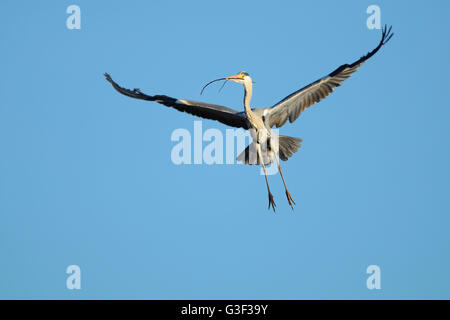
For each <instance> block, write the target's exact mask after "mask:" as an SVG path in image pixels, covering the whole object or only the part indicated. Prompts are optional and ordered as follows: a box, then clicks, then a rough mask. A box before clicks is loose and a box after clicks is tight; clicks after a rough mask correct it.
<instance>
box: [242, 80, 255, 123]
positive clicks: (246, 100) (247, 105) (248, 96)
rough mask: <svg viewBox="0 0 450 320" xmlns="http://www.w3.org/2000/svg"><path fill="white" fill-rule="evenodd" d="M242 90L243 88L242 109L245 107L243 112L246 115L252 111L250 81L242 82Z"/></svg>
mask: <svg viewBox="0 0 450 320" xmlns="http://www.w3.org/2000/svg"><path fill="white" fill-rule="evenodd" d="M244 90H245V95H244V109H245V114H246V115H247V116H248V114H249V113H253V111H252V110H251V108H250V100H251V99H252V83H251V81H250V82H245V83H244Z"/></svg>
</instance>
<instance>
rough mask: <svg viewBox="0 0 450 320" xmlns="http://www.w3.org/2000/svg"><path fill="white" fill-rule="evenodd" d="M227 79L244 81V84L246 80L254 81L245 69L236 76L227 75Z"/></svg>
mask: <svg viewBox="0 0 450 320" xmlns="http://www.w3.org/2000/svg"><path fill="white" fill-rule="evenodd" d="M226 79H227V80H230V81H234V82H238V83H242V84H245V83H246V82H248V83H252V78H250V75H249V74H248V73H247V72H245V71H241V72H239V73H238V74H236V75H234V76H231V77H227V78H226Z"/></svg>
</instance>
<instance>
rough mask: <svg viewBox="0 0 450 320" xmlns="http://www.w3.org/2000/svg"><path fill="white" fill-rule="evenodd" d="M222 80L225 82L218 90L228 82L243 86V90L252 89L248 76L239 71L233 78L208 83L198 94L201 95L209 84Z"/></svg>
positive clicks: (221, 79) (250, 79)
mask: <svg viewBox="0 0 450 320" xmlns="http://www.w3.org/2000/svg"><path fill="white" fill-rule="evenodd" d="M224 80H225V82H224V83H223V85H222V87H221V88H220V89H222V88H223V86H224V85H225V83H226V82H227V81H228V80H229V81H234V82H238V83H241V84H243V85H244V86H245V88H250V89H251V87H252V83H254V82H253V81H252V78H250V75H249V74H248V73H247V72H245V71H241V72H239V73H238V74H236V75H234V76H230V77H226V78H220V79H216V80H213V81H210V82H208V83H207V84H206V85H205V86H203V88H202V91H200V94H202V93H203V90H205V88H206V87H207V86H209V85H210V84H211V83H214V82H216V81H224ZM219 91H220V90H219Z"/></svg>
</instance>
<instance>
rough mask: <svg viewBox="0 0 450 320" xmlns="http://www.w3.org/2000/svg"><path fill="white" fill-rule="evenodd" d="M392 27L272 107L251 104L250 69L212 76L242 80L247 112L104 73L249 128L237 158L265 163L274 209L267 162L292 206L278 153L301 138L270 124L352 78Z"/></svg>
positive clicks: (288, 151)
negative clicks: (350, 59)
mask: <svg viewBox="0 0 450 320" xmlns="http://www.w3.org/2000/svg"><path fill="white" fill-rule="evenodd" d="M391 29H392V27H391V28H389V30H388V29H387V27H385V28H384V29H383V32H382V38H381V41H380V42H379V44H378V46H377V47H376V48H375V49H374V50H372V51H370V52H369V53H368V54H367V55H365V56H363V57H361V58H360V59H359V60H357V61H355V62H353V63H352V64H344V65H342V66H340V67H339V68H337V69H336V70H334V71H333V72H331V73H330V74H329V75H327V76H325V77H323V78H321V79H319V80H317V81H315V82H313V83H311V84H309V85H307V86H305V87H303V88H302V89H300V90H298V91H296V92H294V93H292V94H290V95H289V96H287V97H286V98H284V99H282V100H281V101H280V102H278V103H276V104H275V105H274V106H272V107H269V108H254V109H252V108H251V107H250V101H251V97H252V91H253V87H252V83H253V82H252V79H251V77H250V76H249V75H248V73H246V72H243V71H242V72H240V73H238V74H237V75H235V76H231V77H227V78H221V79H217V80H213V81H211V82H210V83H212V82H215V81H219V80H230V81H235V82H238V83H241V84H242V85H243V86H244V90H245V94H244V112H239V111H236V110H233V109H230V108H228V107H224V106H219V105H214V104H209V103H204V102H198V101H193V100H182V99H175V98H172V97H168V96H165V95H155V96H149V95H146V94H144V93H142V92H141V91H140V90H139V89H134V90H128V89H125V88H122V87H120V86H119V85H118V84H117V83H115V82H114V81H113V80H112V79H111V77H110V76H109V74H105V76H106V79H107V80H108V81H109V82H110V83H111V84H112V85H113V87H114V88H115V89H116V90H117V91H118V92H120V93H121V94H123V95H126V96H129V97H132V98H136V99H142V100H148V101H156V102H158V103H161V104H163V105H166V106H169V107H173V108H175V109H177V110H179V111H183V112H187V113H190V114H193V115H196V116H200V117H202V118H206V119H211V120H217V121H219V122H221V123H223V124H226V125H229V126H233V127H237V128H244V129H247V130H249V131H250V134H251V136H252V139H253V142H252V143H251V144H250V145H249V146H247V148H246V149H245V150H244V151H243V152H242V153H241V154H240V155H239V156H238V160H239V161H241V162H243V163H245V164H261V165H262V166H263V168H264V172H265V179H266V184H267V191H268V194H269V208H270V207H271V206H272V208H273V209H274V210H275V202H274V200H273V196H272V193H271V192H270V188H269V181H268V178H267V172H266V167H265V165H266V164H269V163H271V162H273V161H274V160H276V161H277V164H278V169H279V172H280V175H281V178H282V180H283V184H284V187H285V191H286V197H287V200H288V202H289V204H290V205H291V207H292V208H293V205H294V204H295V202H294V200H293V199H292V197H291V195H290V193H289V191H288V189H287V186H286V181H285V180H284V177H283V173H282V171H281V166H280V162H279V160H278V157H279V158H280V159H281V160H284V161H287V160H288V158H289V157H291V156H292V155H293V154H294V153H295V152H297V150H298V148H300V142H302V140H301V139H300V138H293V137H286V136H281V135H280V136H276V135H274V134H273V133H272V131H271V128H272V127H273V126H276V127H277V128H279V127H281V126H283V125H284V124H285V123H286V122H287V120H289V122H294V121H295V120H296V119H297V118H298V117H299V115H300V114H301V113H302V112H303V111H304V110H305V109H306V108H308V107H310V106H311V105H313V104H315V103H317V102H319V101H321V100H322V99H324V98H325V97H327V96H328V95H329V94H330V93H331V92H333V91H334V89H335V88H336V87H338V86H340V85H341V84H342V82H343V81H344V80H346V79H347V78H349V77H350V76H351V75H352V74H353V73H354V72H355V71H356V70H357V69H358V68H359V67H360V66H361V65H362V64H363V63H364V62H365V61H366V60H367V59H369V58H370V57H372V56H373V55H374V54H375V53H376V52H378V50H379V49H380V48H381V47H382V46H383V45H384V44H386V43H387V42H388V41H389V40H390V39H391V37H392V35H393V34H391V33H390V32H391ZM210 83H208V84H207V85H209V84H210ZM207 85H206V86H207ZM206 86H205V87H206ZM205 87H204V88H205ZM202 92H203V90H202Z"/></svg>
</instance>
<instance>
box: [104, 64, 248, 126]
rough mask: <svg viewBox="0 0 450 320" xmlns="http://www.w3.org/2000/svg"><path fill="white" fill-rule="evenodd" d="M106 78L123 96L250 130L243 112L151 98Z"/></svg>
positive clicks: (195, 103) (221, 107)
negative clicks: (153, 102)
mask: <svg viewBox="0 0 450 320" xmlns="http://www.w3.org/2000/svg"><path fill="white" fill-rule="evenodd" d="M105 78H106V80H107V81H109V82H110V83H111V84H112V86H113V87H114V89H116V90H117V91H118V92H120V93H121V94H123V95H126V96H128V97H131V98H135V99H141V100H147V101H156V102H158V103H161V104H163V105H165V106H168V107H172V108H175V109H177V110H178V111H182V112H187V113H190V114H192V115H195V116H198V117H202V118H205V119H211V120H217V121H219V122H221V123H223V124H226V125H228V126H231V127H236V128H244V129H248V128H249V126H248V121H247V118H246V117H245V115H244V114H243V113H242V112H239V111H236V110H233V109H230V108H227V107H224V106H219V105H215V104H209V103H204V102H198V101H193V100H182V99H175V98H172V97H168V96H164V95H155V96H149V95H146V94H144V93H142V92H141V90H139V89H134V90H129V89H125V88H122V87H121V86H119V85H118V84H117V83H116V82H115V81H114V80H113V79H112V78H111V76H110V75H109V74H108V73H105Z"/></svg>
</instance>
